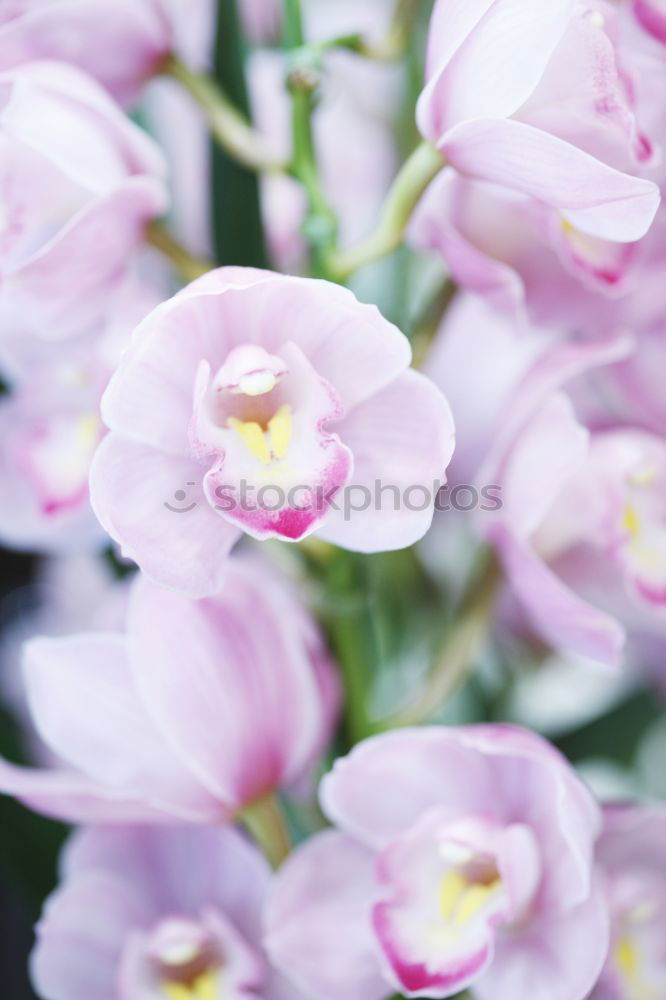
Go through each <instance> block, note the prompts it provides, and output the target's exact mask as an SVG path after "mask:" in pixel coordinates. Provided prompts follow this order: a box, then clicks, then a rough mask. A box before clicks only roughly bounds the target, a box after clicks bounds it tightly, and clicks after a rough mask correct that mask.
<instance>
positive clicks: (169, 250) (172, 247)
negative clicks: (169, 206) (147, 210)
mask: <svg viewBox="0 0 666 1000" xmlns="http://www.w3.org/2000/svg"><path fill="white" fill-rule="evenodd" d="M146 236H147V239H148V242H149V243H151V244H152V246H154V247H155V248H156V249H157V250H159V251H160V252H161V253H163V254H164V256H165V257H168V258H169V260H170V261H171V263H172V264H173V266H174V269H175V270H176V271H177V272H178V274H179V275H180V276H181V278H182V279H183V281H186V282H190V281H194V280H195V279H196V278H200V277H201V275H202V274H207V273H208V271H210V270H211V269H212V268H213V267H215V265H214V264H213V262H212V261H209V260H203V259H202V258H200V257H195V256H194V254H191V253H190V252H189V250H187V249H186V248H185V247H184V246H183V245H182V244H181V243H179V242H178V240H177V239H176V238H175V237H174V236H173V235H172V234H171V233H170V232H169V230H168V229H167V228H166V226H165V225H164V223H162V222H151V223H150V224H149V226H148V229H147V230H146Z"/></svg>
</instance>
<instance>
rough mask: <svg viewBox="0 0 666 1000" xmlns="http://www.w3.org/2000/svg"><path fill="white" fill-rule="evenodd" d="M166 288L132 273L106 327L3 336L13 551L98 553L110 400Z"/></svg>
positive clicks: (5, 472)
mask: <svg viewBox="0 0 666 1000" xmlns="http://www.w3.org/2000/svg"><path fill="white" fill-rule="evenodd" d="M163 287H164V283H162V284H161V287H160V283H154V282H152V281H151V282H150V283H148V282H147V281H145V280H144V279H143V278H142V279H141V280H139V279H138V278H137V276H135V275H131V276H130V277H129V278H128V280H127V281H126V282H124V283H123V285H122V286H119V287H118V289H117V291H116V294H115V295H114V297H113V304H112V307H111V308H110V309H109V314H108V316H106V317H105V319H104V321H103V322H100V323H98V324H96V325H95V326H94V327H92V328H91V329H90V330H88V331H87V332H86V333H84V334H82V335H79V336H76V337H70V338H67V339H66V341H64V342H63V343H53V342H48V341H46V340H44V339H43V338H40V337H38V336H33V337H29V336H26V335H25V331H21V330H20V329H17V326H18V323H17V322H16V321H15V322H14V323H13V324H12V326H11V329H6V330H4V331H3V336H2V338H1V341H0V364H1V365H2V371H3V374H5V375H6V376H7V377H8V379H9V380H10V387H9V392H8V393H7V394H6V395H4V396H2V397H1V398H0V474H1V476H2V482H3V489H2V493H1V494H0V539H1V540H2V543H3V544H4V545H5V546H7V547H8V548H16V549H28V550H37V551H44V552H66V551H79V552H82V551H86V550H87V551H90V550H91V549H92V548H93V547H98V546H99V545H101V544H102V542H103V539H104V533H103V532H102V531H101V529H100V526H99V523H98V522H97V520H96V518H95V515H94V514H93V511H92V509H91V507H90V500H89V494H88V479H89V475H90V463H91V461H92V457H93V455H94V453H95V450H96V448H97V445H98V444H99V442H100V441H101V439H102V437H103V435H104V433H105V428H104V425H103V423H102V419H101V416H100V412H99V406H100V400H101V397H102V393H103V392H104V389H105V388H106V386H107V383H108V381H109V378H110V376H111V374H112V372H113V370H114V368H115V367H116V365H117V364H118V359H119V357H120V355H121V353H122V349H123V347H124V346H125V344H126V342H127V340H128V338H129V331H130V330H131V329H132V327H133V326H134V325H135V324H136V323H137V322H138V321H139V320H140V319H142V318H143V317H144V316H145V315H146V313H147V312H148V311H149V310H150V309H151V308H152V307H153V306H154V305H155V304H156V303H157V302H158V301H159V298H160V294H161V293H162V291H163Z"/></svg>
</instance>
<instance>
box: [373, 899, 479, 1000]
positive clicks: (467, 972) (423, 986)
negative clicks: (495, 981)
mask: <svg viewBox="0 0 666 1000" xmlns="http://www.w3.org/2000/svg"><path fill="white" fill-rule="evenodd" d="M391 905H392V904H390V903H377V904H376V906H375V907H374V910H373V912H372V924H373V927H374V929H375V933H376V934H377V937H378V938H379V941H380V944H381V946H382V950H383V951H384V954H385V955H386V957H387V958H388V960H389V962H390V964H391V968H392V969H393V971H394V972H395V974H396V976H397V977H398V979H399V981H400V984H401V986H403V987H404V988H405V989H406V990H408V991H409V992H410V993H415V992H417V991H421V990H428V989H438V990H448V989H451V990H454V989H457V988H462V987H463V986H464V985H465V984H466V983H468V982H469V981H470V979H471V978H472V977H474V976H475V975H477V973H479V972H481V971H482V969H483V968H484V966H485V964H486V962H487V961H488V955H489V953H490V946H489V945H484V947H483V948H482V949H481V950H480V951H478V952H477V953H476V954H474V955H470V956H468V957H466V958H459V959H456V960H453V961H452V963H451V966H450V967H449V968H448V969H440V970H438V971H431V970H430V969H428V968H426V966H425V965H423V963H422V962H410V961H408V960H407V959H405V958H404V957H403V956H402V955H401V954H400V952H399V947H398V945H397V942H396V941H395V937H394V935H393V933H392V929H391V919H390V909H391Z"/></svg>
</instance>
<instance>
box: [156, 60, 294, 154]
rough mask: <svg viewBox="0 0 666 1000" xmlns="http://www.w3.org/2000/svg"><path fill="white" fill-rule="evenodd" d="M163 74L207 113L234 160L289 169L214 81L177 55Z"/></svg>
mask: <svg viewBox="0 0 666 1000" xmlns="http://www.w3.org/2000/svg"><path fill="white" fill-rule="evenodd" d="M162 72H163V73H164V74H166V75H167V76H170V77H172V78H173V79H174V80H177V81H178V83H180V84H181V86H182V87H183V88H184V89H185V90H186V91H187V92H188V93H189V94H190V96H191V97H192V98H193V99H194V101H195V102H196V103H197V104H198V106H199V108H200V109H201V111H202V112H203V113H204V115H205V117H206V120H207V122H208V126H209V128H210V131H211V135H212V136H213V138H214V139H215V141H216V142H217V143H218V145H219V146H220V147H221V149H223V150H224V152H225V153H227V154H228V155H229V156H230V157H232V158H233V159H234V160H236V161H237V162H238V163H241V164H243V166H245V167H248V168H249V169H251V170H256V171H260V172H276V171H277V172H279V171H283V170H285V169H286V164H284V163H283V162H281V161H280V160H279V158H278V157H276V155H275V152H274V150H272V149H271V148H270V146H269V144H268V143H267V142H266V140H265V138H264V137H263V136H262V135H261V134H260V133H259V132H257V131H256V130H255V129H254V128H252V126H251V125H250V123H249V122H248V121H247V120H246V119H245V118H244V117H243V115H242V114H241V113H240V112H239V111H238V109H237V108H236V107H235V106H234V105H233V103H232V102H231V101H230V100H229V98H228V97H227V95H226V94H225V93H224V91H223V90H222V88H221V87H219V85H218V84H217V83H215V81H214V80H212V79H211V78H210V77H208V76H206V75H205V74H203V73H196V72H194V70H192V69H190V67H189V66H187V65H185V63H184V62H182V61H181V60H180V59H178V58H177V56H174V55H171V56H169V58H168V59H167V60H166V61H165V62H164V64H163V67H162Z"/></svg>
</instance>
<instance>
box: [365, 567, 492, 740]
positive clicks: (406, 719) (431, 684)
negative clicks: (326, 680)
mask: <svg viewBox="0 0 666 1000" xmlns="http://www.w3.org/2000/svg"><path fill="white" fill-rule="evenodd" d="M480 562H481V564H482V565H481V568H480V570H477V571H476V572H473V573H472V578H471V580H470V583H469V584H468V587H467V590H466V592H465V594H464V595H463V598H462V600H461V602H460V608H459V611H458V613H457V616H456V621H455V624H454V625H453V627H452V628H451V629H450V631H449V632H448V634H447V636H446V637H445V639H444V642H443V644H442V647H441V649H440V651H439V654H438V655H437V657H436V660H435V664H434V667H433V669H432V671H431V674H430V677H429V679H428V681H427V683H426V685H425V687H424V688H423V689H422V691H421V692H420V694H418V695H417V697H416V698H415V699H414V700H413V701H412V702H411V703H409V704H407V705H406V706H405V707H404V708H402V709H399V710H398V711H397V712H396V713H395V714H394V715H392V716H389V717H388V718H387V719H384V720H383V722H382V723H381V724H380V726H379V727H378V728H379V729H382V730H384V729H398V728H401V727H403V726H415V725H419V724H420V723H423V722H426V721H427V720H428V719H431V718H432V717H433V716H434V715H435V714H436V712H437V711H438V710H439V709H440V708H441V707H442V706H443V705H444V704H445V703H446V702H447V701H448V699H449V698H450V697H451V696H452V695H453V694H454V693H455V692H456V690H457V689H458V688H459V687H460V685H461V684H462V683H463V681H464V680H465V679H466V677H467V676H468V674H469V672H470V670H471V669H472V667H473V665H474V660H475V657H476V655H477V653H478V651H479V649H480V648H481V646H482V645H483V643H484V641H485V639H486V637H487V635H488V626H489V624H490V621H491V619H492V615H493V612H494V609H495V602H496V598H497V592H498V588H499V584H500V583H501V580H502V571H501V568H500V565H499V563H498V561H497V558H496V557H495V554H494V552H493V551H492V550H491V549H490V548H484V549H483V550H482V552H481V557H480Z"/></svg>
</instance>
